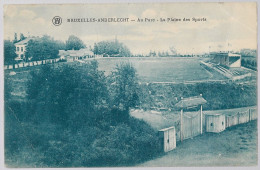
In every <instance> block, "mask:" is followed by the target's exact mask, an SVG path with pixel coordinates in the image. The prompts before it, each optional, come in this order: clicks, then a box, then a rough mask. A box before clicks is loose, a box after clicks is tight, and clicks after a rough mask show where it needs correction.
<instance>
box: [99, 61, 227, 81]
mask: <svg viewBox="0 0 260 170" xmlns="http://www.w3.org/2000/svg"><path fill="white" fill-rule="evenodd" d="M97 61H98V63H99V68H100V70H102V71H105V73H106V74H109V73H110V72H111V71H112V70H113V69H114V68H115V67H116V65H117V64H120V63H121V62H130V63H132V64H133V65H134V67H135V68H136V70H137V73H138V75H139V78H140V79H141V81H144V82H184V81H199V80H223V79H225V77H224V76H222V75H219V74H218V73H210V72H208V71H207V70H205V69H204V68H203V67H202V66H201V65H200V60H199V59H198V58H102V59H98V60H97Z"/></svg>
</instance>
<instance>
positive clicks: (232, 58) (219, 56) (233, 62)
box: [210, 52, 241, 67]
mask: <svg viewBox="0 0 260 170" xmlns="http://www.w3.org/2000/svg"><path fill="white" fill-rule="evenodd" d="M210 57H211V58H212V62H213V63H215V64H219V65H223V66H227V67H241V55H239V54H234V53H230V52H212V53H210Z"/></svg>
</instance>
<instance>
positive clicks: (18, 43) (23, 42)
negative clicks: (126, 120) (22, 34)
mask: <svg viewBox="0 0 260 170" xmlns="http://www.w3.org/2000/svg"><path fill="white" fill-rule="evenodd" d="M32 39H33V38H32V37H29V38H26V39H24V40H22V41H19V42H17V43H15V44H14V45H27V44H28V42H29V41H30V40H32Z"/></svg>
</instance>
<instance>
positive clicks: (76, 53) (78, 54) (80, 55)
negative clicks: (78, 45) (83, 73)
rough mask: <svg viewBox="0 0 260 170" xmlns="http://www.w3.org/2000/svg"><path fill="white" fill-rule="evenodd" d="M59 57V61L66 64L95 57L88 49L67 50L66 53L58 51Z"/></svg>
mask: <svg viewBox="0 0 260 170" xmlns="http://www.w3.org/2000/svg"><path fill="white" fill-rule="evenodd" d="M59 56H60V59H62V60H67V61H68V62H72V61H75V60H81V59H86V58H94V57H95V55H94V53H93V52H92V51H90V50H88V49H80V50H67V51H66V50H59Z"/></svg>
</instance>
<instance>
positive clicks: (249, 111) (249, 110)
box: [248, 109, 251, 122]
mask: <svg viewBox="0 0 260 170" xmlns="http://www.w3.org/2000/svg"><path fill="white" fill-rule="evenodd" d="M248 115H249V120H248V121H249V122H250V121H251V109H248Z"/></svg>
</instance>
